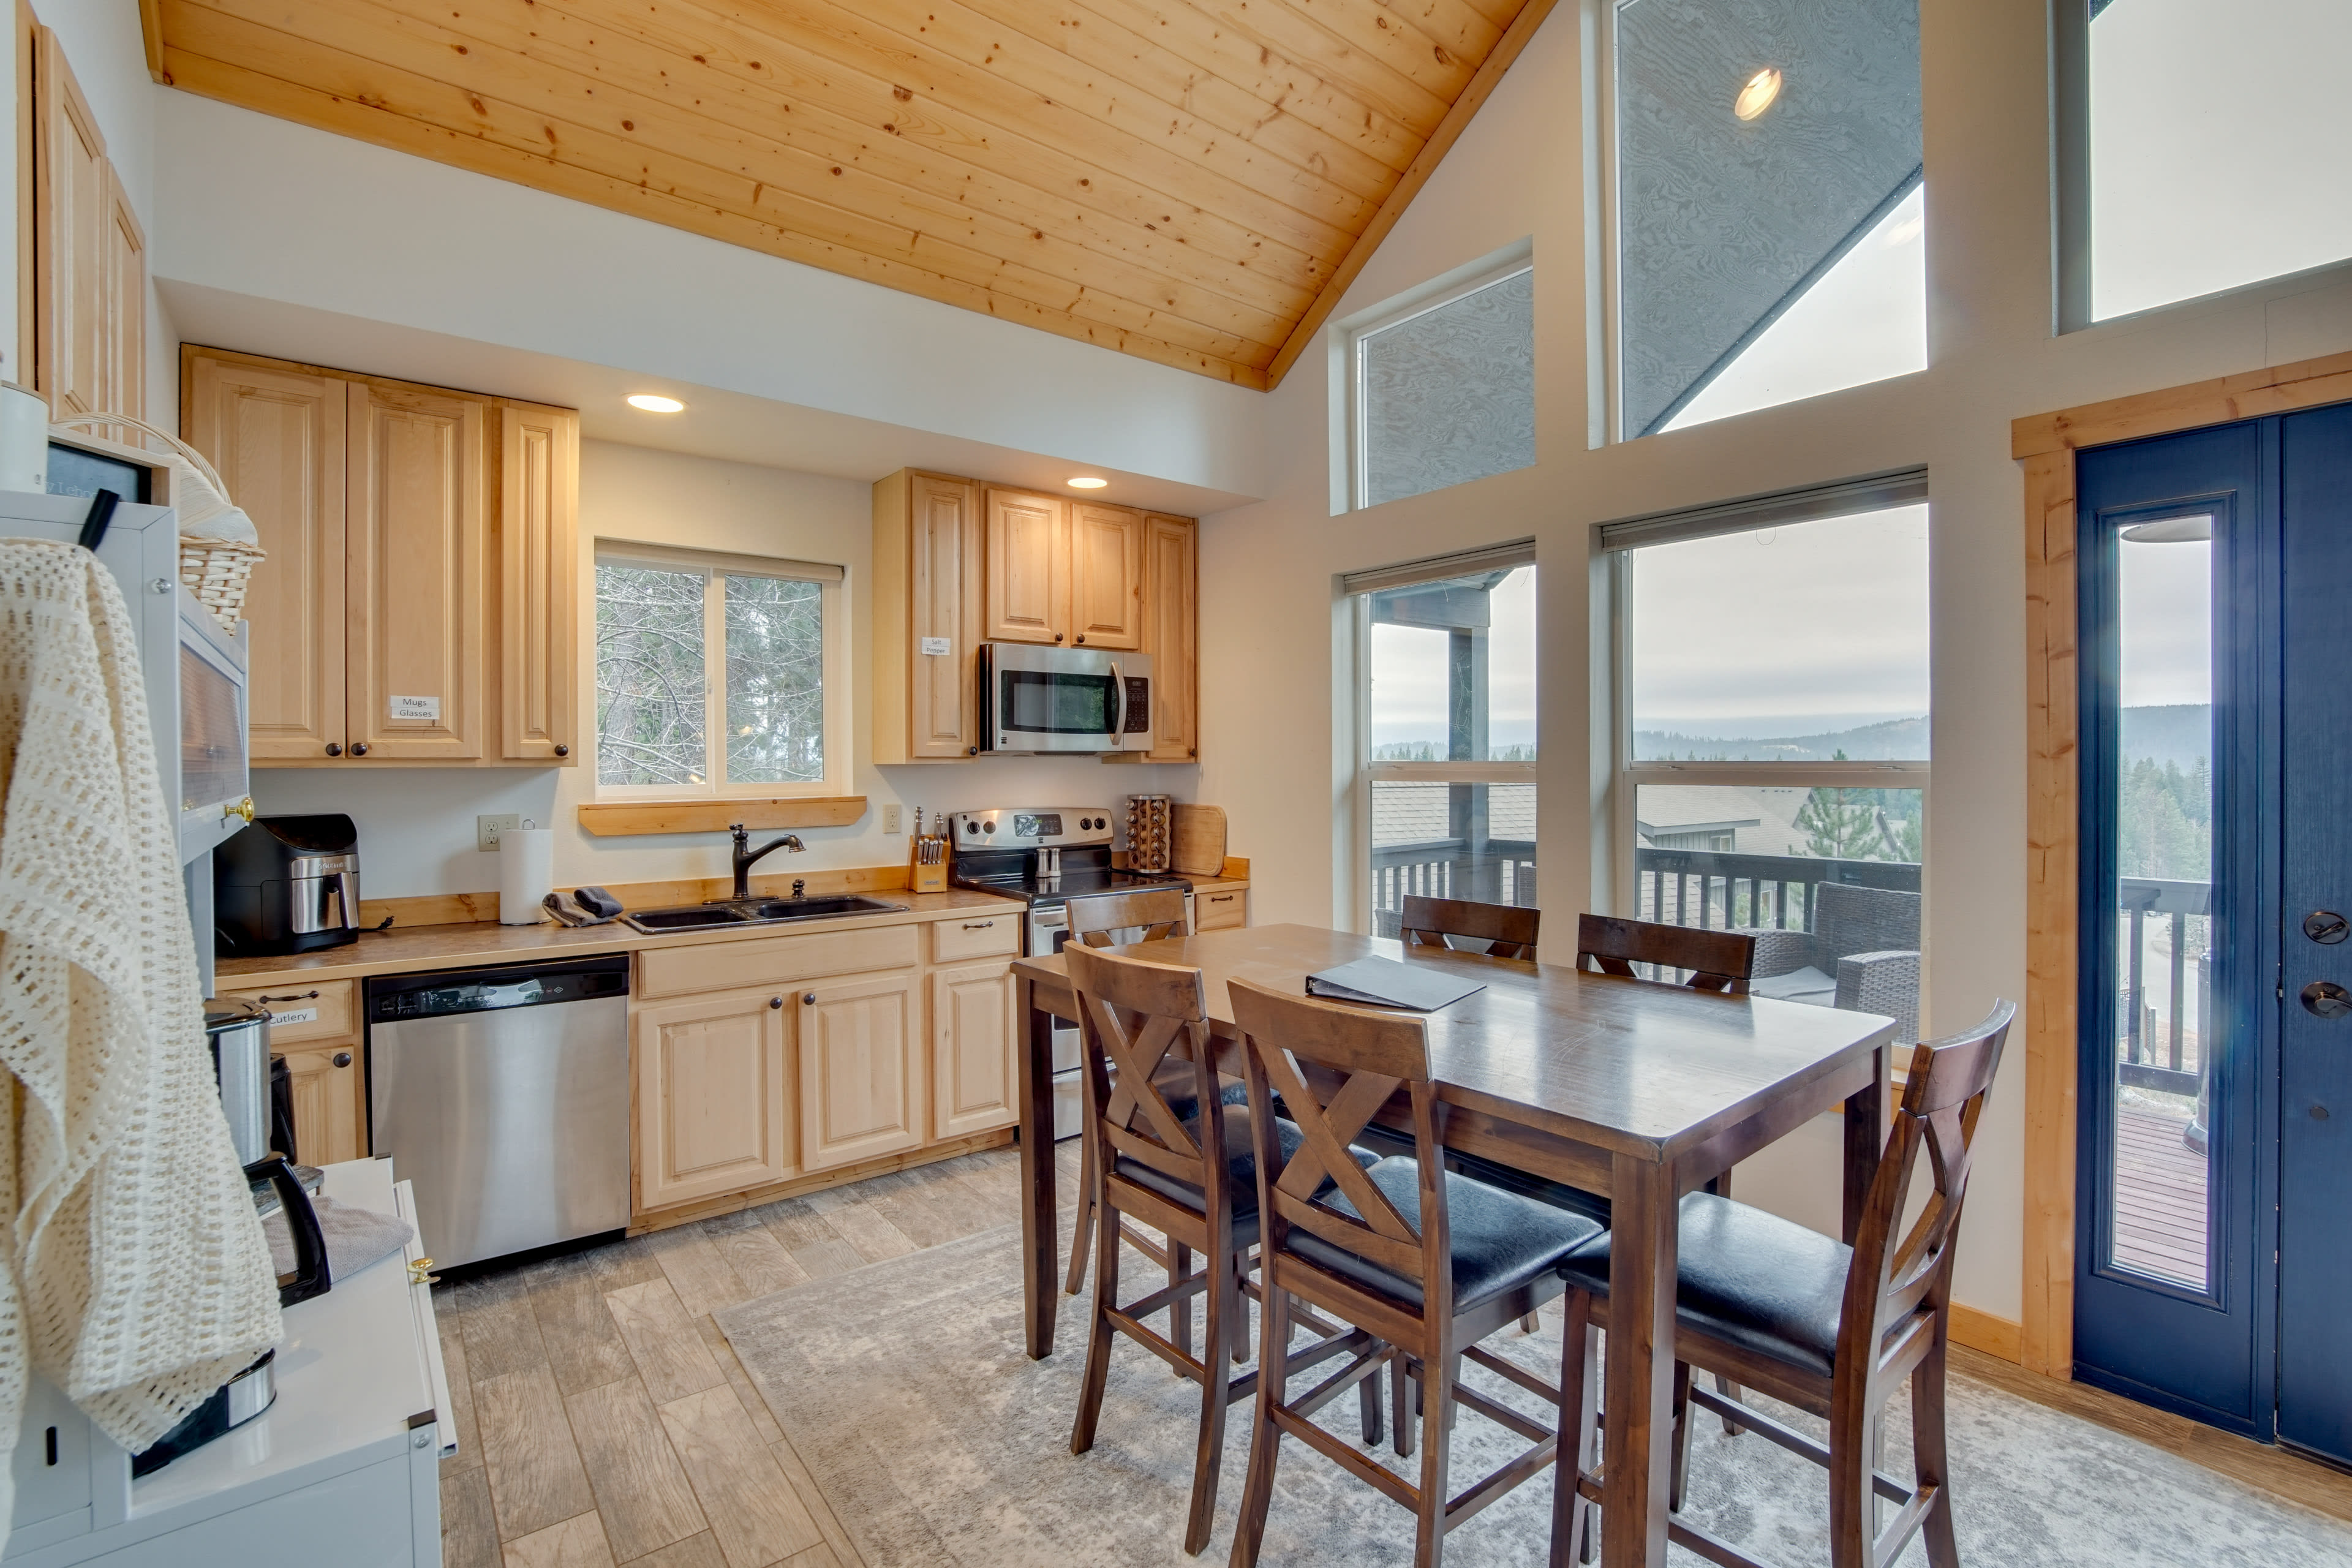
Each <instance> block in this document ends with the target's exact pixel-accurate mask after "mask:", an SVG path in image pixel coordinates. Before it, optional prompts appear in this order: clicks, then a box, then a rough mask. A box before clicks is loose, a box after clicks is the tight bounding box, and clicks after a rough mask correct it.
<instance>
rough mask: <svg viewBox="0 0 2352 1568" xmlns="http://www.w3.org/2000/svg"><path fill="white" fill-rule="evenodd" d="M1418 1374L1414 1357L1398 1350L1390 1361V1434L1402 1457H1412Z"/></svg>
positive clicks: (1399, 1455)
mask: <svg viewBox="0 0 2352 1568" xmlns="http://www.w3.org/2000/svg"><path fill="white" fill-rule="evenodd" d="M1416 1375H1417V1374H1416V1373H1414V1371H1413V1367H1412V1357H1411V1356H1408V1355H1406V1354H1405V1353H1404V1352H1402V1351H1399V1352H1396V1359H1394V1360H1393V1361H1391V1362H1390V1363H1389V1376H1390V1379H1391V1382H1390V1384H1389V1415H1390V1422H1389V1425H1390V1428H1391V1431H1390V1436H1391V1439H1392V1440H1393V1442H1394V1444H1395V1447H1396V1451H1397V1458H1400V1459H1410V1458H1412V1415H1413V1403H1412V1402H1413V1394H1414V1391H1415V1389H1416V1388H1417V1387H1418V1386H1419V1385H1418V1384H1417V1382H1416Z"/></svg>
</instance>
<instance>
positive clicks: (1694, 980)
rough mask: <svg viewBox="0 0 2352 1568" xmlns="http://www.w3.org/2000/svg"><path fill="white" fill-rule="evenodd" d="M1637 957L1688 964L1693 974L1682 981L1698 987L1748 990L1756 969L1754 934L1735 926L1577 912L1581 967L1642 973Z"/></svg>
mask: <svg viewBox="0 0 2352 1568" xmlns="http://www.w3.org/2000/svg"><path fill="white" fill-rule="evenodd" d="M1637 963H1647V964H1652V965H1654V966H1655V967H1656V968H1659V969H1673V970H1687V971H1689V973H1690V978H1689V979H1688V980H1686V981H1685V982H1684V984H1686V985H1688V986H1689V987H1690V988H1691V989H1692V990H1694V991H1727V992H1729V993H1730V994H1732V995H1734V996H1745V995H1747V994H1748V981H1749V979H1750V978H1752V977H1753V976H1754V974H1755V973H1756V939H1755V938H1754V937H1752V936H1743V935H1741V934H1739V933H1738V932H1737V931H1702V930H1700V929H1699V928H1698V927H1696V926H1674V925H1662V924H1660V923H1659V922H1657V921H1628V920H1619V919H1618V918H1616V917H1615V916H1613V915H1580V916H1579V917H1577V921H1576V966H1577V967H1578V968H1579V969H1585V968H1591V969H1597V970H1599V971H1600V972H1601V973H1603V974H1618V975H1623V976H1626V977H1628V978H1632V979H1638V978H1641V976H1639V975H1638V974H1637V973H1635V971H1634V969H1633V965H1635V964H1637Z"/></svg>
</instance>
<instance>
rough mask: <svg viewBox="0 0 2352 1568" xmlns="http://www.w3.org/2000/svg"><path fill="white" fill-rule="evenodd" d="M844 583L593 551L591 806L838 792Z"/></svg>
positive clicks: (843, 763)
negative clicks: (594, 798) (600, 801)
mask: <svg viewBox="0 0 2352 1568" xmlns="http://www.w3.org/2000/svg"><path fill="white" fill-rule="evenodd" d="M841 584H842V570H841V568H840V567H838V566H824V565H814V564H808V563H801V562H791V561H771V560H763V559H761V558H758V557H752V556H731V555H715V554H707V553H703V552H688V551H679V550H671V549H667V548H660V547H656V546H651V545H632V544H620V543H606V544H604V545H603V546H601V547H600V548H599V549H598V551H597V553H596V784H597V793H598V795H600V796H603V797H604V798H607V799H613V798H619V799H628V798H662V799H674V798H692V797H695V796H743V795H757V796H775V795H820V794H827V793H840V789H841V785H842V784H844V783H845V780H846V777H847V773H848V756H847V752H848V747H847V737H848V733H849V731H848V723H847V720H846V716H845V692H844V690H843V685H844V683H843V681H842V679H840V677H841V674H842V672H843V671H844V670H845V668H846V660H845V658H844V656H843V651H842V648H843V634H844V627H843V626H842V614H841V604H840V600H841Z"/></svg>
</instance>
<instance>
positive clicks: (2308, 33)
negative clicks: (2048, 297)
mask: <svg viewBox="0 0 2352 1568" xmlns="http://www.w3.org/2000/svg"><path fill="white" fill-rule="evenodd" d="M1647 3H1648V0H1643V4H1647ZM2058 18H2059V19H2058V62H2059V65H2058V68H2059V81H2058V100H2059V109H2060V115H2059V119H2060V123H2059V141H2060V149H2061V156H2062V158H2063V160H2064V166H2065V174H2066V179H2065V184H2066V186H2067V188H2066V190H2065V191H2064V193H2063V195H2064V200H2063V204H2062V219H2061V237H2062V253H2063V258H2064V266H2063V276H2062V295H2063V298H2062V301H2061V303H2062V314H2063V316H2064V317H2065V318H2066V322H2065V324H2066V325H2068V326H2080V325H2082V324H2084V322H2085V321H2104V320H2106V319H2108V318H2111V317H2115V316H2123V315H2129V314H2131V313H2132V312H2134V311H2137V310H2152V309H2154V308H2156V307H2158V306H2160V305H2168V304H2171V303H2172V302H2174V301H2175V300H2188V299H2193V298H2195V297H2197V296H2199V295H2201V294H2211V293H2215V292H2217V291H2219V290H2221V289H2234V288H2238V287H2240V286H2241V285H2243V284H2247V283H2254V282H2259V281H2261V280H2262V279H2265V278H2276V277H2280V276H2283V275H2284V274H2286V273H2290V272H2299V271H2301V270H2303V269H2304V268H2310V267H2319V266H2324V265H2326V263H2328V262H2332V261H2340V260H2343V259H2344V258H2347V257H2352V165H2347V163H2346V160H2345V159H2344V158H2343V156H2342V155H2341V146H2342V142H2343V131H2342V121H2343V115H2342V111H2341V110H2340V109H2339V108H2338V107H2337V104H2338V100H2340V98H2341V96H2342V80H2343V76H2344V69H2345V67H2346V65H2347V62H2352V5H2345V4H2343V0H2061V3H2060V5H2059V10H2058Z"/></svg>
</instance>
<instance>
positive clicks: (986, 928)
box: [931, 909, 1021, 963]
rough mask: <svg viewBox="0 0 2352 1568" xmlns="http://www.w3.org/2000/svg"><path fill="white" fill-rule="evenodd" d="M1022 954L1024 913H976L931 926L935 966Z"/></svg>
mask: <svg viewBox="0 0 2352 1568" xmlns="http://www.w3.org/2000/svg"><path fill="white" fill-rule="evenodd" d="M1020 951H1021V911H1020V910H1014V909H1006V910H1003V912H1002V913H995V914H992V913H989V912H987V911H984V910H975V911H973V912H972V913H971V914H963V915H950V916H949V917H948V918H947V919H946V920H943V921H932V922H931V962H932V963H962V962H963V961H964V960H965V959H967V958H1001V957H1003V956H1005V955H1006V954H1009V953H1017V952H1020Z"/></svg>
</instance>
